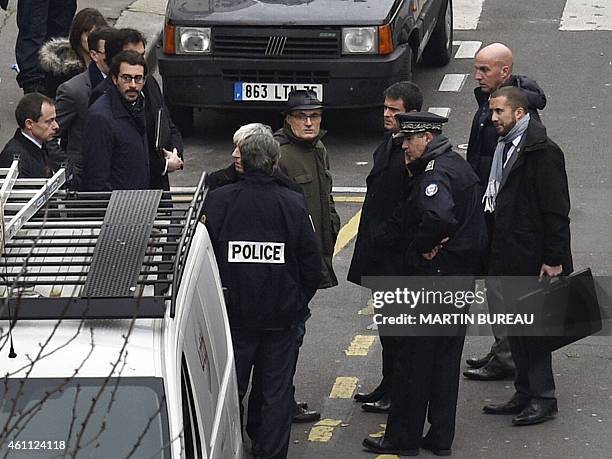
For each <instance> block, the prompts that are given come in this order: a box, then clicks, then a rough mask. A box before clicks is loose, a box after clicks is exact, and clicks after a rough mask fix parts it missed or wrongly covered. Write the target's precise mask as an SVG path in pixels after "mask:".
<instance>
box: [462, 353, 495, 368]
mask: <svg viewBox="0 0 612 459" xmlns="http://www.w3.org/2000/svg"><path fill="white" fill-rule="evenodd" d="M491 357H493V354H491V353H490V352H489V353H488V354H487V355H485V356H484V357H481V358H479V359H467V360H466V361H465V363H467V364H468V365H469V366H471V367H472V368H482V367H484V366H485V365H486V364H487V363H489V361H490V360H491Z"/></svg>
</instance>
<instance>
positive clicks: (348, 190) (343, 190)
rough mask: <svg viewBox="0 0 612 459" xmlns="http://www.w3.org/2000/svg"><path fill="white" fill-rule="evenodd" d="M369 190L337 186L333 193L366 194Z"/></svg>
mask: <svg viewBox="0 0 612 459" xmlns="http://www.w3.org/2000/svg"><path fill="white" fill-rule="evenodd" d="M367 190H368V189H367V188H366V187H365V186H335V187H333V188H332V193H365V192H366V191H367Z"/></svg>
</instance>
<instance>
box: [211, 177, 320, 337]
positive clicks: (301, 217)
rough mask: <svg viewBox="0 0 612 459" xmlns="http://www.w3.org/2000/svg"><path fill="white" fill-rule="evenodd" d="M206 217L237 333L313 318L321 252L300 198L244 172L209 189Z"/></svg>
mask: <svg viewBox="0 0 612 459" xmlns="http://www.w3.org/2000/svg"><path fill="white" fill-rule="evenodd" d="M204 214H205V215H206V227H207V228H208V232H209V234H210V237H211V240H212V243H213V247H214V250H215V255H216V258H217V264H218V265H219V273H220V275H221V283H222V284H223V288H224V289H225V299H226V306H227V312H228V315H229V320H230V326H231V327H232V328H252V329H282V328H287V327H290V326H292V325H293V324H294V323H295V322H296V321H297V320H298V319H299V318H301V317H302V316H304V315H305V314H307V312H308V308H307V307H308V302H309V301H310V299H311V298H312V297H313V295H314V294H315V291H316V289H317V286H318V284H319V280H320V275H321V253H320V248H319V245H318V242H317V238H316V236H315V234H314V229H313V226H312V222H311V219H310V216H309V213H308V210H307V207H306V202H305V200H304V197H303V196H302V195H301V194H299V193H297V192H295V191H292V190H290V189H288V188H287V187H284V186H282V185H280V184H279V183H278V182H277V181H276V180H275V179H274V178H273V177H271V176H265V175H263V174H253V173H245V174H244V175H243V180H240V181H238V182H236V183H232V184H229V185H226V186H223V187H220V188H218V189H216V190H213V191H211V192H210V193H209V195H208V196H207V198H206V203H205V205H204Z"/></svg>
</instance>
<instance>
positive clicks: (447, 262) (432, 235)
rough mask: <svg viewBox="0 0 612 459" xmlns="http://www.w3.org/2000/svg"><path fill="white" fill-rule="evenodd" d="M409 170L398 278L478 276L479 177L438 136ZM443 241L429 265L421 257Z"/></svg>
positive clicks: (481, 232)
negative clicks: (409, 178)
mask: <svg viewBox="0 0 612 459" xmlns="http://www.w3.org/2000/svg"><path fill="white" fill-rule="evenodd" d="M410 170H411V171H412V172H413V174H414V177H413V183H412V187H411V190H410V194H409V196H408V199H407V201H406V202H405V205H404V209H403V218H402V227H403V228H402V234H403V235H404V237H405V239H404V247H405V249H406V250H405V252H404V272H403V274H404V275H415V274H416V275H440V274H442V275H444V274H446V275H475V274H481V273H482V271H483V262H484V258H485V253H486V249H487V231H486V225H485V221H484V214H483V208H482V203H481V197H480V190H479V181H478V177H477V176H476V174H475V173H474V171H473V170H472V168H471V167H470V165H469V164H468V163H467V162H466V161H465V160H464V159H463V158H462V157H461V156H459V154H457V153H455V152H454V151H453V150H452V148H451V144H450V142H449V141H448V139H447V138H446V137H445V136H444V135H442V134H440V135H438V136H436V137H435V138H434V139H433V140H432V141H431V143H430V144H429V145H428V147H427V149H426V150H425V153H423V156H422V157H421V158H420V159H419V160H418V161H417V162H415V163H413V164H411V165H410ZM446 237H448V238H449V240H448V242H446V243H444V244H443V247H442V248H441V249H440V250H439V252H438V254H437V255H436V256H435V257H434V258H433V259H432V260H429V261H428V260H426V259H425V258H423V256H422V254H424V253H428V252H430V251H431V250H432V249H433V248H434V247H436V245H438V244H439V243H440V241H442V240H443V239H444V238H446Z"/></svg>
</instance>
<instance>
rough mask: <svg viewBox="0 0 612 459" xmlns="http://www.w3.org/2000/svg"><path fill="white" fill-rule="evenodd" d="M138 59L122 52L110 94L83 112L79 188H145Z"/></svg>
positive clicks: (142, 74)
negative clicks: (82, 163)
mask: <svg viewBox="0 0 612 459" xmlns="http://www.w3.org/2000/svg"><path fill="white" fill-rule="evenodd" d="M146 76H147V64H146V62H145V61H144V58H143V57H142V56H141V55H139V54H138V53H135V52H134V51H124V52H121V53H119V54H118V55H117V56H115V58H114V59H113V64H112V65H111V68H110V79H111V81H112V82H113V84H112V86H111V87H110V89H109V90H108V91H107V92H106V93H105V94H104V95H103V96H102V97H100V98H99V99H98V100H97V101H96V103H95V104H93V105H92V106H91V107H90V108H89V112H88V117H87V122H86V124H85V132H87V136H86V137H85V138H84V140H83V162H84V171H83V180H82V188H83V189H84V190H87V191H111V190H138V189H141V190H142V189H147V188H148V187H149V184H150V173H149V152H148V147H147V139H146V135H147V134H146V124H145V115H144V103H145V102H144V98H143V96H142V87H143V86H144V82H145V78H146Z"/></svg>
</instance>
